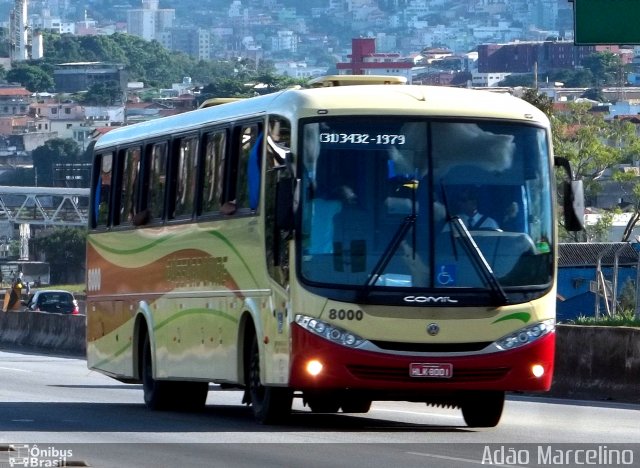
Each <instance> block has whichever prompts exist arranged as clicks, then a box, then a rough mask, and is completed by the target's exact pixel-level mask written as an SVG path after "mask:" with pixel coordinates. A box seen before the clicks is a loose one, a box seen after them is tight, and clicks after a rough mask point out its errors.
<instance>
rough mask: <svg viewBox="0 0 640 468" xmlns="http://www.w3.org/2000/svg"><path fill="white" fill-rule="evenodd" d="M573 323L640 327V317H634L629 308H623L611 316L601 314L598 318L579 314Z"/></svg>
mask: <svg viewBox="0 0 640 468" xmlns="http://www.w3.org/2000/svg"><path fill="white" fill-rule="evenodd" d="M573 323H574V324H575V325H599V326H609V327H640V317H636V316H635V315H634V312H633V311H631V310H625V311H622V312H620V313H618V314H616V315H615V316H613V317H610V316H608V315H606V314H605V315H603V316H601V317H600V318H595V317H585V316H580V317H578V318H577V319H576V320H575V321H574V322H573Z"/></svg>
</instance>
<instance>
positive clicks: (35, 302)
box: [25, 289, 80, 315]
mask: <svg viewBox="0 0 640 468" xmlns="http://www.w3.org/2000/svg"><path fill="white" fill-rule="evenodd" d="M25 306H26V310H28V311H32V312H49V313H54V314H71V315H78V314H79V313H80V310H79V308H78V301H76V299H75V297H73V294H72V293H70V292H69V291H63V290H52V289H47V290H41V291H36V292H35V293H33V294H32V295H31V296H29V300H28V301H27V302H26V303H25Z"/></svg>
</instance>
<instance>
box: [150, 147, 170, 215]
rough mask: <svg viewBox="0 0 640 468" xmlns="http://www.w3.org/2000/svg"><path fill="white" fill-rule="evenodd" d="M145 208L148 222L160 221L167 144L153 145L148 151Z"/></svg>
mask: <svg viewBox="0 0 640 468" xmlns="http://www.w3.org/2000/svg"><path fill="white" fill-rule="evenodd" d="M147 171H148V180H147V187H146V189H147V199H146V206H147V212H148V216H149V220H150V221H154V220H155V221H158V220H160V219H162V215H163V213H164V193H165V187H166V185H167V143H164V142H163V143H155V144H154V145H152V146H151V149H150V151H149V161H148V168H147Z"/></svg>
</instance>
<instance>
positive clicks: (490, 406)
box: [460, 392, 504, 427]
mask: <svg viewBox="0 0 640 468" xmlns="http://www.w3.org/2000/svg"><path fill="white" fill-rule="evenodd" d="M460 407H461V409H462V417H463V418H464V422H466V423H467V426H469V427H495V426H497V425H498V423H499V422H500V418H501V417H502V409H503V408H504V392H477V393H473V394H470V395H468V396H467V397H465V398H464V400H462V402H461V404H460Z"/></svg>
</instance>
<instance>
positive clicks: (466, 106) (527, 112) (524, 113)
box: [96, 85, 549, 150]
mask: <svg viewBox="0 0 640 468" xmlns="http://www.w3.org/2000/svg"><path fill="white" fill-rule="evenodd" d="M319 111H321V113H322V114H321V115H325V116H338V115H376V116H379V115H406V116H433V117H459V118H494V119H506V120H521V121H529V122H538V123H540V124H543V125H549V122H548V119H547V117H546V116H545V114H544V113H543V112H542V111H540V110H538V109H537V108H536V107H534V106H532V105H531V104H529V103H527V102H525V101H523V100H522V99H519V98H516V97H513V96H511V95H508V94H501V93H492V92H490V91H478V90H472V89H463V88H449V87H443V86H420V85H405V86H388V85H366V86H337V87H322V88H311V89H287V90H283V91H279V92H276V93H272V94H267V95H265V96H258V97H254V98H247V99H241V100H237V101H234V102H229V103H228V104H225V105H222V106H212V107H208V108H204V109H197V110H194V111H190V112H185V113H182V114H178V115H174V116H170V117H164V118H160V119H155V120H150V121H147V122H141V123H138V124H135V125H129V126H125V127H121V128H117V129H115V130H112V131H110V132H108V133H106V134H104V135H102V136H101V137H100V138H99V140H98V141H97V143H96V150H99V149H100V148H104V147H106V146H113V145H116V144H126V143H128V142H131V141H136V140H139V139H140V136H141V135H145V136H146V137H147V138H154V137H160V136H164V135H166V134H178V133H180V132H187V131H190V130H193V129H196V128H199V127H201V126H202V125H203V123H206V122H212V123H213V122H225V121H233V120H238V119H242V118H247V117H256V116H260V115H262V116H264V115H266V114H277V115H280V116H283V117H286V118H289V119H290V120H292V121H293V120H296V119H299V118H305V117H306V118H308V117H317V116H318V115H320V113H319Z"/></svg>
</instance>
